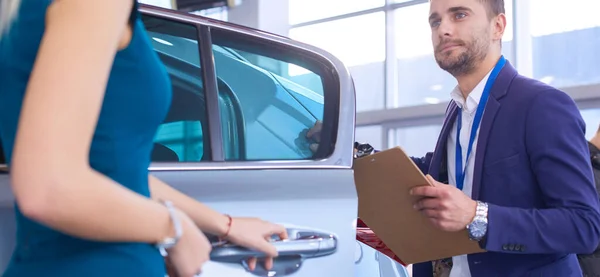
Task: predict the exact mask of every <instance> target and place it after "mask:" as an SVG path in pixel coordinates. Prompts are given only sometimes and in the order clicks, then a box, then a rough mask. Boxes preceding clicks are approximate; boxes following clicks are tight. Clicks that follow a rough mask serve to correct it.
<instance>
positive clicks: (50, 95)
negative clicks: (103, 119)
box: [11, 0, 172, 242]
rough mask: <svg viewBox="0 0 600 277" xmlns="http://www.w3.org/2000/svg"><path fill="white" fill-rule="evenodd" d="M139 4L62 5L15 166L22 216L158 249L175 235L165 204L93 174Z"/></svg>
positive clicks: (51, 22)
mask: <svg viewBox="0 0 600 277" xmlns="http://www.w3.org/2000/svg"><path fill="white" fill-rule="evenodd" d="M131 7H132V1H123V0H102V1H87V0H60V1H54V4H52V6H51V7H50V8H49V9H48V14H47V17H46V21H47V25H46V30H45V33H44V37H43V39H42V42H41V45H40V48H39V52H38V56H37V60H36V62H35V65H34V68H33V71H32V74H31V78H30V80H29V84H28V87H27V93H26V97H25V99H24V103H23V108H22V112H21V117H20V122H19V128H18V132H17V136H16V142H15V146H14V155H13V159H12V163H11V178H12V180H11V183H12V188H13V191H14V194H15V197H16V200H17V203H18V204H19V208H20V209H21V211H22V212H23V213H24V214H25V215H26V216H28V217H30V218H32V219H34V220H37V221H39V222H41V223H43V224H46V225H48V226H50V227H52V228H55V229H58V230H60V231H62V232H65V233H68V234H71V235H74V236H78V237H82V238H87V239H94V240H104V241H140V242H158V241H160V240H162V239H164V238H166V237H169V236H170V233H171V232H172V228H171V226H172V225H171V223H170V218H169V214H168V211H167V209H166V208H165V207H163V206H162V205H161V204H159V203H157V202H155V201H152V200H150V199H147V198H144V197H142V196H140V195H138V194H135V193H133V192H131V191H130V190H128V189H126V188H124V187H123V186H121V185H119V184H117V183H115V182H114V181H112V180H111V179H109V178H106V177H104V176H103V175H102V174H99V173H98V172H96V171H94V170H93V169H92V168H90V166H89V160H88V159H89V158H88V155H89V149H90V144H91V139H92V136H93V133H94V130H95V126H96V124H97V120H98V115H99V113H100V109H101V106H102V102H103V99H104V92H105V89H106V84H107V80H108V76H109V73H110V69H111V66H112V62H113V60H114V56H115V53H116V51H117V49H118V47H119V46H120V45H122V43H123V37H124V35H125V34H127V33H128V32H129V31H130V30H129V29H128V28H126V26H127V20H128V16H129V14H130V10H131Z"/></svg>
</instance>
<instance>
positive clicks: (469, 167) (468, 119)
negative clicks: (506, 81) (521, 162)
mask: <svg viewBox="0 0 600 277" xmlns="http://www.w3.org/2000/svg"><path fill="white" fill-rule="evenodd" d="M490 73H491V70H490V72H488V74H487V75H486V76H485V77H484V78H483V79H482V80H481V81H480V82H479V84H478V85H477V86H476V87H475V88H474V89H473V91H471V93H469V96H468V97H467V99H466V101H465V98H464V97H463V95H462V93H461V92H460V88H459V87H458V86H456V88H454V90H453V91H452V93H451V94H450V95H451V97H452V100H453V101H454V102H455V103H456V105H458V107H459V108H461V109H462V115H461V116H462V123H461V124H462V126H461V129H460V138H459V139H460V147H461V150H462V159H463V160H462V164H463V166H466V171H465V180H464V183H463V189H462V191H463V192H464V193H465V194H466V195H467V196H469V197H472V196H471V193H472V190H473V171H474V170H475V165H474V164H475V155H476V154H477V151H476V149H477V140H478V139H479V128H477V134H476V136H475V140H474V141H473V146H472V149H471V155H470V156H469V160H466V159H467V151H468V148H469V139H470V138H471V128H472V127H473V121H474V119H475V113H476V111H477V106H478V105H479V100H480V99H481V95H482V94H483V90H484V88H485V84H486V82H487V80H488V78H489V77H490ZM457 122H458V117H457ZM457 122H455V123H454V126H453V127H452V129H451V130H450V134H449V136H448V142H447V148H448V159H447V160H448V181H449V183H450V185H454V186H456V171H455V168H456V140H457V138H456V128H458V127H457ZM480 125H481V122H480ZM452 264H453V265H452V271H451V272H450V277H471V272H470V270H469V261H468V260H467V255H462V256H456V257H452Z"/></svg>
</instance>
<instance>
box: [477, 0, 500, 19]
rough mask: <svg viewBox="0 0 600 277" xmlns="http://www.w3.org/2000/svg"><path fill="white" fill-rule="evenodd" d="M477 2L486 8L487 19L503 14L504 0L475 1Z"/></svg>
mask: <svg viewBox="0 0 600 277" xmlns="http://www.w3.org/2000/svg"><path fill="white" fill-rule="evenodd" d="M477 1H479V2H480V3H482V4H483V5H484V6H485V7H486V9H487V14H488V18H490V19H491V18H492V17H494V16H497V15H499V14H501V13H505V10H504V0H477Z"/></svg>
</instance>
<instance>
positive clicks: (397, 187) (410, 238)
mask: <svg viewBox="0 0 600 277" xmlns="http://www.w3.org/2000/svg"><path fill="white" fill-rule="evenodd" d="M354 180H355V184H356V190H357V193H358V216H359V218H360V219H361V220H363V221H364V222H365V224H366V225H367V226H369V227H370V228H371V230H373V232H374V233H375V234H376V235H377V236H378V237H379V238H380V239H381V240H382V241H383V243H385V245H387V247H389V248H390V249H391V250H392V251H393V252H394V254H396V256H398V258H400V259H401V260H402V261H403V262H404V263H405V264H415V263H421V262H428V261H434V260H439V259H444V258H450V257H453V256H459V255H464V254H473V253H481V252H485V250H483V249H481V248H480V247H479V244H478V243H477V242H476V241H472V240H470V239H469V236H468V233H467V230H466V228H465V230H464V231H458V232H446V231H442V230H440V229H438V228H436V227H435V226H434V225H433V224H432V223H431V222H430V221H429V220H428V219H427V218H426V217H425V216H424V215H422V214H421V213H420V212H419V211H417V210H415V209H414V208H413V205H414V204H415V203H416V202H417V201H418V200H419V197H417V196H412V195H410V194H409V191H410V189H412V188H413V187H416V186H423V185H430V184H429V182H428V181H427V179H426V178H425V175H423V173H422V172H421V170H420V169H419V168H418V167H417V165H416V164H415V163H414V162H413V161H412V160H411V159H410V157H409V156H408V155H407V154H406V153H405V152H404V151H403V150H402V149H401V148H400V147H395V148H392V149H388V150H385V151H381V152H378V153H375V154H372V155H369V156H365V157H362V158H358V159H356V160H355V161H354Z"/></svg>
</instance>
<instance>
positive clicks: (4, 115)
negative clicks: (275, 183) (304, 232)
mask: <svg viewBox="0 0 600 277" xmlns="http://www.w3.org/2000/svg"><path fill="white" fill-rule="evenodd" d="M0 3H2V7H1V8H2V9H1V13H0V34H1V36H0V58H1V59H0V61H1V62H0V84H2V90H0V136H1V140H2V141H3V145H4V151H5V154H6V157H7V162H8V163H9V164H10V168H11V183H12V186H13V187H12V189H13V192H14V194H15V197H16V202H17V209H16V213H17V221H18V231H17V247H16V249H15V251H14V254H13V258H12V260H11V262H10V264H9V266H8V268H7V270H6V271H5V272H4V274H3V276H4V277H13V276H19V277H29V276H61V277H69V276H77V277H80V276H86V277H94V276H103V277H104V276H127V277H131V276H149V277H153V276H156V277H163V276H164V274H165V263H164V259H163V255H161V254H164V255H167V257H168V259H169V262H170V264H172V266H174V267H175V270H176V271H177V274H178V276H182V277H190V276H194V275H196V274H198V273H199V272H200V270H201V267H202V264H203V263H204V262H205V261H206V260H208V257H209V256H208V255H209V252H210V249H211V246H210V244H209V242H208V240H207V239H206V237H205V236H204V235H203V233H202V232H201V231H200V230H202V231H205V232H207V233H212V234H215V235H218V236H221V237H222V238H224V239H227V240H229V241H232V242H233V243H236V244H239V245H242V246H245V247H249V248H252V249H256V250H259V251H262V252H265V253H267V254H268V256H269V257H274V256H276V255H277V253H276V250H275V249H274V247H272V245H271V244H269V243H268V241H267V239H268V238H269V237H271V236H272V235H279V236H280V237H281V238H287V235H286V233H285V229H284V228H283V227H282V226H279V225H274V224H271V223H267V222H264V221H262V220H259V219H250V218H231V217H228V216H226V215H223V214H220V213H218V212H216V211H213V210H211V209H209V208H208V207H206V206H204V205H202V204H201V203H198V202H196V201H195V200H193V199H191V198H188V197H187V196H185V195H183V194H182V193H180V192H178V191H176V190H174V189H173V188H171V187H169V186H168V185H166V184H164V183H163V182H161V181H160V180H158V179H157V178H154V177H152V176H150V175H149V173H148V170H147V168H148V165H149V163H150V152H151V150H152V145H153V137H154V134H155V132H156V131H157V128H158V126H159V124H160V123H161V122H162V120H163V119H164V118H165V116H166V114H167V111H168V108H169V103H170V98H171V91H170V88H171V86H170V83H169V78H168V76H167V74H166V71H165V68H164V67H163V65H162V64H161V63H160V61H159V59H158V57H157V56H156V54H155V53H154V51H153V49H152V47H151V45H150V42H149V39H148V37H147V35H146V32H145V29H144V26H143V25H142V23H141V21H140V19H139V18H138V13H137V4H136V3H134V1H131V0H130V1H124V0H102V1H90V0H1V2H0ZM171 203H174V205H173V204H171ZM159 250H165V251H159ZM251 263H252V264H253V266H254V265H255V263H256V260H253V261H252V262H251ZM271 263H272V260H268V261H267V264H266V266H267V267H270V266H271Z"/></svg>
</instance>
